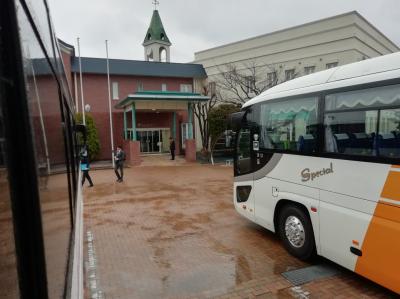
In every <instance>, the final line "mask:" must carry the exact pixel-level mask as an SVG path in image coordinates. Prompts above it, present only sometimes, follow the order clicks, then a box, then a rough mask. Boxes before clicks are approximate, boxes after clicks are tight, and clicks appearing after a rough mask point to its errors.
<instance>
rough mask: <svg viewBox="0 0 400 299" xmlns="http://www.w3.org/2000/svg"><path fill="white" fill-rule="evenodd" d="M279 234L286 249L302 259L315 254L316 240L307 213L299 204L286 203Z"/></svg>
mask: <svg viewBox="0 0 400 299" xmlns="http://www.w3.org/2000/svg"><path fill="white" fill-rule="evenodd" d="M278 223H279V236H280V238H281V239H282V241H283V244H284V246H285V248H286V250H287V251H288V252H289V253H290V254H292V255H294V256H295V257H297V258H299V259H301V260H309V259H311V258H312V257H314V256H315V240H314V231H313V228H312V224H311V221H310V218H309V216H308V215H307V213H305V212H304V210H303V209H301V208H300V207H298V206H295V205H286V206H285V207H283V209H282V210H281V212H280V214H279V222H278Z"/></svg>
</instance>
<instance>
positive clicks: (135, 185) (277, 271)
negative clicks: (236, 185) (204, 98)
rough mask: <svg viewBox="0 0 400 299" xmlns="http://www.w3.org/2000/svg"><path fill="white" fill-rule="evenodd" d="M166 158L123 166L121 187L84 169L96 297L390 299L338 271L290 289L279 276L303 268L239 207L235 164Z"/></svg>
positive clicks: (107, 175)
mask: <svg viewBox="0 0 400 299" xmlns="http://www.w3.org/2000/svg"><path fill="white" fill-rule="evenodd" d="M167 158H168V157H165V156H164V158H163V156H160V157H158V158H152V159H155V161H157V160H159V161H161V160H162V159H167ZM160 159H161V160H160ZM159 161H158V162H159ZM171 162H172V161H171ZM168 163H170V162H166V161H163V163H162V165H163V166H151V165H152V163H150V162H149V161H147V162H146V163H144V165H148V166H141V167H133V168H129V169H126V171H125V181H124V183H116V182H115V176H114V173H113V171H112V170H98V171H92V173H91V176H92V178H93V181H94V183H95V186H94V187H93V188H87V189H85V192H84V193H85V194H84V195H85V210H84V213H85V225H86V228H85V231H90V232H91V233H92V234H93V245H94V247H95V252H96V261H97V264H96V267H97V269H96V273H97V275H96V285H97V288H98V289H99V290H101V292H102V295H103V298H107V299H109V298H221V299H222V298H258V299H260V298H390V297H394V294H393V293H390V292H389V291H387V290H385V289H383V288H381V287H379V286H377V285H376V284H374V283H372V282H369V281H367V280H365V279H363V278H361V277H359V276H357V275H355V274H353V273H350V272H348V271H346V270H343V269H342V270H341V272H342V273H343V274H341V275H339V276H336V277H333V278H328V279H324V280H318V281H313V282H311V283H308V284H305V285H302V286H299V287H295V286H293V285H292V284H291V283H290V282H288V281H287V280H286V279H285V278H283V276H282V275H281V273H282V272H285V271H289V270H292V269H298V268H302V267H305V266H308V264H306V263H304V262H302V261H299V260H298V259H296V258H294V257H292V256H290V255H289V254H288V253H287V252H286V251H285V250H284V249H283V247H282V245H281V243H280V241H279V240H278V239H277V238H276V236H275V235H274V234H272V233H270V232H269V231H267V230H265V229H263V228H262V227H260V226H257V225H255V224H252V223H251V222H249V221H247V220H246V219H244V218H242V217H240V216H239V215H238V214H237V213H236V211H235V210H234V207H233V205H232V180H233V178H232V168H230V167H225V166H209V165H197V164H191V165H189V166H187V165H186V164H185V163H181V162H178V163H176V162H172V163H170V164H168ZM185 165H186V167H184V166H185ZM86 251H87V250H86ZM87 280H89V278H87ZM86 295H87V297H88V298H90V288H89V282H87V289H86Z"/></svg>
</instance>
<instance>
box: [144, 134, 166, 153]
mask: <svg viewBox="0 0 400 299" xmlns="http://www.w3.org/2000/svg"><path fill="white" fill-rule="evenodd" d="M167 133H168V134H167ZM166 137H167V138H166ZM168 138H169V129H139V130H138V131H137V140H138V141H139V142H140V152H141V153H149V154H150V153H161V152H164V151H166V150H165V148H166V147H165V145H164V143H165V142H168Z"/></svg>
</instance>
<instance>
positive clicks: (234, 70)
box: [216, 61, 299, 105]
mask: <svg viewBox="0 0 400 299" xmlns="http://www.w3.org/2000/svg"><path fill="white" fill-rule="evenodd" d="M284 69H285V68H284V67H283V66H282V65H280V66H279V67H276V66H275V65H263V66H258V65H257V64H256V63H255V62H254V61H252V62H249V63H247V64H244V67H242V68H239V67H238V65H236V64H227V65H225V66H224V67H223V68H218V70H219V73H220V74H219V78H218V79H217V81H216V82H217V87H218V88H217V89H218V90H217V94H218V98H219V99H220V101H221V102H224V103H230V104H236V105H237V104H243V103H245V102H247V101H248V100H250V99H252V98H253V97H255V96H256V95H259V94H260V93H262V92H264V91H265V90H267V89H269V88H271V87H273V86H275V85H277V84H279V83H282V82H284V81H287V80H291V79H293V78H295V77H297V76H298V75H299V73H298V72H297V71H296V68H293V69H290V70H285V71H284ZM284 72H285V73H284Z"/></svg>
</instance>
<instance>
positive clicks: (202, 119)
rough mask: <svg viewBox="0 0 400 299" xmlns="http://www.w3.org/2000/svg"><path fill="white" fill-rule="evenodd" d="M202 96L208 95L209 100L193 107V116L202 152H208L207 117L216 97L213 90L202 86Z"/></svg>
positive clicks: (215, 102) (208, 132) (216, 100)
mask: <svg viewBox="0 0 400 299" xmlns="http://www.w3.org/2000/svg"><path fill="white" fill-rule="evenodd" d="M202 94H203V95H208V96H209V97H210V99H209V100H208V101H207V102H197V103H195V104H194V106H193V111H194V115H195V116H196V118H197V121H198V126H199V131H200V136H201V145H202V151H203V152H208V150H209V143H210V128H209V125H208V115H209V112H210V110H211V109H212V108H213V107H214V106H215V105H216V104H217V102H218V97H217V95H216V94H215V88H210V86H203V88H202Z"/></svg>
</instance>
